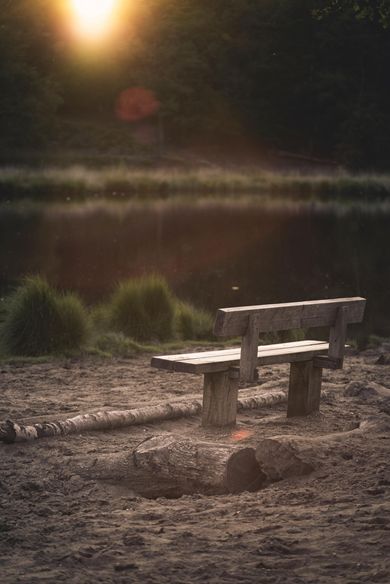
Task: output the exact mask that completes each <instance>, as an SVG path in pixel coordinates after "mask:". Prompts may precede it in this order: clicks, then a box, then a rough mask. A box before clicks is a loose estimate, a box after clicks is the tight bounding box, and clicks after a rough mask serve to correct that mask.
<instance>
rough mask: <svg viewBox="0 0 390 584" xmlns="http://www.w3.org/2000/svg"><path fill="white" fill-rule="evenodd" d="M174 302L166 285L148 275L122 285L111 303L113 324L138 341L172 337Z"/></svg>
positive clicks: (159, 279) (157, 278) (161, 279)
mask: <svg viewBox="0 0 390 584" xmlns="http://www.w3.org/2000/svg"><path fill="white" fill-rule="evenodd" d="M174 315H175V300H174V297H173V294H172V292H171V290H170V289H169V286H168V284H167V282H166V281H165V280H164V279H163V278H161V277H159V276H147V277H143V278H135V279H132V280H127V281H125V282H122V283H121V284H120V285H119V287H118V289H117V290H116V291H115V293H114V295H113V298H112V301H111V324H112V326H113V327H114V329H115V330H116V331H119V332H121V333H123V334H124V335H126V336H128V337H131V338H133V339H135V340H137V341H149V340H158V341H166V340H168V339H170V338H172V336H173V331H174Z"/></svg>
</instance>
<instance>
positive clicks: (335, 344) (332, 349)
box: [328, 306, 348, 369]
mask: <svg viewBox="0 0 390 584" xmlns="http://www.w3.org/2000/svg"><path fill="white" fill-rule="evenodd" d="M347 322H348V321H347V315H346V307H345V306H340V308H339V309H338V310H337V317H336V321H335V323H334V325H333V326H331V327H330V332H329V352H328V356H329V358H330V359H334V360H336V361H339V362H340V369H342V367H343V359H344V348H345V340H346V336H347Z"/></svg>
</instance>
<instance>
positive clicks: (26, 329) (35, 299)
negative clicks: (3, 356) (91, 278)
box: [1, 276, 88, 357]
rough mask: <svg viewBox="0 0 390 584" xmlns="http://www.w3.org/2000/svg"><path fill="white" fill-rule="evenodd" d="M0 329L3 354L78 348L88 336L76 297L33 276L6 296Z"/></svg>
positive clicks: (44, 352)
mask: <svg viewBox="0 0 390 584" xmlns="http://www.w3.org/2000/svg"><path fill="white" fill-rule="evenodd" d="M1 331H2V344H3V348H4V351H5V352H6V353H7V354H11V355H19V356H31V357H33V356H37V355H46V354H49V353H58V352H62V351H66V350H69V349H72V350H74V349H78V348H80V347H81V346H82V344H83V343H84V342H85V340H86V338H87V335H88V317H87V313H86V311H85V308H84V306H83V305H82V303H81V301H80V300H79V299H78V298H77V297H76V296H74V295H73V294H66V295H61V294H59V293H58V292H57V291H56V290H54V289H53V288H52V287H50V286H49V284H48V283H47V282H46V280H44V279H42V278H41V277H39V276H33V277H29V278H26V280H25V282H24V284H23V285H22V286H21V287H20V288H19V289H18V290H16V292H15V293H14V294H13V295H12V296H11V297H10V299H9V302H8V303H7V312H6V315H5V320H4V323H3V325H2V329H1Z"/></svg>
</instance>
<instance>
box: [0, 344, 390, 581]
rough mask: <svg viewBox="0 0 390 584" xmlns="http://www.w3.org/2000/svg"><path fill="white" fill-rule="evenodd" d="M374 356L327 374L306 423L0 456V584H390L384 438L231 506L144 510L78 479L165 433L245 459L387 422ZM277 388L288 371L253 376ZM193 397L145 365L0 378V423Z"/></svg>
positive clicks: (143, 430) (185, 386)
mask: <svg viewBox="0 0 390 584" xmlns="http://www.w3.org/2000/svg"><path fill="white" fill-rule="evenodd" d="M378 356H379V353H368V354H366V355H361V356H360V357H349V358H348V359H347V360H346V365H345V368H344V369H343V370H342V371H336V372H325V375H324V377H325V382H324V388H325V389H330V390H332V394H331V396H330V397H329V398H327V399H326V400H325V401H323V402H322V404H321V413H320V415H316V416H309V417H307V418H292V419H286V417H285V414H286V404H279V405H276V406H273V407H272V408H264V409H260V410H248V411H245V412H241V413H240V414H239V416H238V425H237V427H236V428H235V429H233V430H229V431H224V432H220V431H216V430H207V431H205V430H203V429H202V428H201V427H200V420H199V418H197V417H194V418H187V419H183V420H177V421H172V422H165V423H161V424H158V425H157V424H156V425H153V424H150V425H147V426H137V427H131V428H125V429H122V430H118V431H110V432H90V433H88V434H82V435H71V436H64V437H60V438H52V439H50V438H49V439H42V440H37V441H34V442H32V443H26V444H14V445H4V444H0V509H1V513H0V572H1V581H2V582H4V584H10V583H14V582H22V583H26V584H27V583H28V584H35V583H42V582H49V583H51V582H53V583H54V582H56V583H57V582H67V583H76V582H77V584H80V583H86V584H87V583H88V584H89V583H90V582H114V583H129V582H132V583H133V582H143V583H145V582H146V583H148V582H158V583H159V584H161V583H164V582H166V583H174V582H177V583H179V582H180V583H183V582H194V583H196V582H210V583H214V582H215V583H221V582H226V583H228V582H229V583H230V582H231V583H236V582H244V583H245V582H247V583H252V582H253V583H255V582H256V583H258V582H261V583H275V584H276V583H283V584H284V583H288V584H290V583H291V584H295V583H296V584H299V583H313V584H314V583H329V582H330V581H332V580H334V581H335V582H337V583H344V582H345V583H351V584H352V583H357V582H359V583H360V582H369V583H372V582H383V583H388V582H389V574H390V560H389V558H390V465H389V446H390V441H389V439H390V436H389V434H388V433H379V434H370V436H369V438H367V437H365V438H364V439H362V440H358V441H357V442H354V446H353V450H352V451H348V452H347V454H345V455H344V457H342V458H340V457H337V458H336V457H335V458H332V457H330V458H329V459H327V460H326V461H325V462H324V464H323V465H322V467H321V469H320V470H316V471H315V472H313V473H311V474H310V475H308V476H305V477H300V478H291V479H288V480H284V481H280V482H278V483H274V484H272V485H269V486H268V487H267V488H265V489H263V490H260V491H258V492H255V493H243V494H240V495H220V496H211V497H207V496H203V495H198V494H195V495H186V496H183V497H181V498H179V499H167V498H158V499H155V500H150V499H145V498H142V497H140V496H138V495H137V494H136V493H134V492H133V491H132V490H131V488H130V486H129V484H126V481H124V482H119V483H118V482H116V483H108V482H103V481H96V480H91V479H88V478H83V477H81V476H80V475H79V474H78V473H77V472H76V469H77V465H79V464H80V462H81V463H82V461H83V460H90V459H92V458H93V457H98V456H100V455H104V454H106V455H110V454H114V453H118V452H122V451H125V450H126V449H130V448H132V447H134V446H136V445H137V444H138V443H139V442H140V441H141V440H142V439H144V438H145V437H147V436H152V435H155V434H161V433H166V432H169V433H173V434H175V435H177V436H181V437H189V438H196V439H199V440H211V441H223V442H236V441H240V442H241V443H242V444H243V445H249V446H253V447H256V443H257V442H258V441H259V440H260V439H261V438H264V437H267V436H274V435H280V434H299V435H304V436H317V435H322V434H328V433H330V432H339V431H346V430H351V429H353V428H356V426H357V425H358V424H359V422H360V420H362V419H363V418H365V417H367V416H370V415H377V414H378V413H379V412H382V414H383V413H384V412H385V413H386V408H387V411H388V407H389V404H388V398H387V397H386V395H382V394H381V392H375V391H373V390H372V389H373V388H374V389H375V388H378V387H381V388H385V389H386V388H387V389H389V388H390V366H389V365H383V364H382V365H378V364H375V362H376V360H377V359H378ZM287 380H288V367H287V366H274V367H264V368H262V369H261V371H260V381H261V382H266V385H265V387H267V386H269V385H272V386H275V387H285V386H286V384H287ZM350 382H360V383H361V384H363V388H364V385H365V384H366V385H367V387H368V388H369V389H368V390H367V391H364V389H363V390H358V389H359V387H358V386H357V385H356V386H353V387H355V388H357V389H356V390H354V391H352V390H351V386H349V390H347V391H346V392H345V388H346V387H347V386H348V384H350ZM375 384H376V385H375ZM201 387H202V378H201V377H198V376H192V375H184V374H179V373H177V374H171V373H168V372H165V371H158V370H155V369H152V368H150V367H149V357H147V356H145V357H138V358H136V359H132V360H113V361H110V360H96V359H90V360H63V361H53V362H52V363H49V364H37V365H28V366H22V365H18V366H16V365H1V366H0V388H1V389H0V391H1V396H2V400H1V403H0V419H5V418H12V419H14V420H23V421H24V422H32V421H42V420H44V419H58V418H61V417H70V416H72V415H74V414H77V413H81V412H91V411H97V410H100V409H119V408H124V409H129V408H132V407H137V406H140V405H147V404H152V403H158V402H161V401H164V400H172V399H175V398H178V397H188V398H190V397H191V396H194V395H199V394H200V392H201ZM370 388H371V389H370ZM264 391H267V390H266V389H265V390H264ZM382 393H383V392H382ZM385 393H386V392H385ZM351 394H353V395H351Z"/></svg>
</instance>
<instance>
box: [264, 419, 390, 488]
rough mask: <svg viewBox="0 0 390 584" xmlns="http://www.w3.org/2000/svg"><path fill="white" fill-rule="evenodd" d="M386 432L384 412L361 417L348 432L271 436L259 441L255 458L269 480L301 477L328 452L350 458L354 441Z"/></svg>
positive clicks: (388, 426) (389, 426) (387, 424)
mask: <svg viewBox="0 0 390 584" xmlns="http://www.w3.org/2000/svg"><path fill="white" fill-rule="evenodd" d="M389 431H390V420H389V417H388V416H386V415H385V414H383V415H379V416H374V417H371V418H367V419H365V420H363V421H362V422H361V423H360V425H359V427H358V428H355V429H354V430H350V431H348V432H335V433H332V434H325V435H323V436H315V437H307V436H295V435H285V436H273V437H272V438H264V439H263V440H261V441H260V442H259V443H258V445H257V448H256V460H257V462H258V463H259V465H260V468H261V470H262V471H263V472H264V474H265V475H266V476H267V479H268V480H269V481H270V482H273V481H278V480H281V479H285V478H289V477H293V476H302V475H305V474H309V473H310V472H312V471H313V470H316V469H318V468H320V467H321V466H322V464H323V462H324V461H325V459H326V458H327V457H328V456H329V455H331V454H334V453H339V454H343V455H344V457H348V456H350V457H352V452H353V444H354V442H353V441H354V440H355V439H356V438H358V437H361V436H362V435H364V434H365V433H369V432H389ZM351 441H352V444H351Z"/></svg>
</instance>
